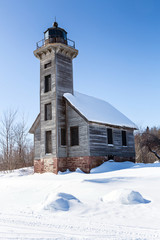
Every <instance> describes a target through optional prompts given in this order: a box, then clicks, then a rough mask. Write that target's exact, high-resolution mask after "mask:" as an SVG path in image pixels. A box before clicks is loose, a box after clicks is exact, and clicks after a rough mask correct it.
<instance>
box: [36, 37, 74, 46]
mask: <svg viewBox="0 0 160 240" xmlns="http://www.w3.org/2000/svg"><path fill="white" fill-rule="evenodd" d="M48 43H63V44H66V45H68V46H70V47H72V48H75V42H74V41H73V40H71V39H69V38H67V39H66V40H65V39H63V38H61V37H53V36H49V37H48V38H47V39H42V40H40V41H38V42H37V43H36V47H37V49H38V48H41V47H43V46H45V45H47V44H48Z"/></svg>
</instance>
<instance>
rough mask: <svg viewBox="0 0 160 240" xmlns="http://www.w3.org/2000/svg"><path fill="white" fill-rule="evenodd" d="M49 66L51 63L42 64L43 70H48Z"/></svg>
mask: <svg viewBox="0 0 160 240" xmlns="http://www.w3.org/2000/svg"><path fill="white" fill-rule="evenodd" d="M50 66H51V61H50V62H48V63H46V64H44V68H45V69H46V68H48V67H50Z"/></svg>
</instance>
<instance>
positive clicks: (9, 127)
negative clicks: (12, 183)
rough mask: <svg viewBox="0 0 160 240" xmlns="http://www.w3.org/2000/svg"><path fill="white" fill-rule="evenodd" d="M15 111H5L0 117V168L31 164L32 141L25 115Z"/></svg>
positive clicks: (10, 168) (8, 168)
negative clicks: (19, 114) (20, 115)
mask: <svg viewBox="0 0 160 240" xmlns="http://www.w3.org/2000/svg"><path fill="white" fill-rule="evenodd" d="M17 119H19V116H18V113H17V111H13V110H9V111H6V112H5V113H4V114H3V115H2V116H1V118H0V170H1V171H2V170H3V171H4V170H10V171H11V170H13V169H17V168H22V167H28V166H33V158H34V153H33V143H32V141H31V139H30V138H29V134H28V129H27V125H26V121H25V117H24V116H22V117H21V120H19V121H17Z"/></svg>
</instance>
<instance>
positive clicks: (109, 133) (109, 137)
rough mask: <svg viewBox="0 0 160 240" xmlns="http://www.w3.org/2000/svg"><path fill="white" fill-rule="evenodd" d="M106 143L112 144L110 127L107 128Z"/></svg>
mask: <svg viewBox="0 0 160 240" xmlns="http://www.w3.org/2000/svg"><path fill="white" fill-rule="evenodd" d="M107 136H108V144H113V134H112V129H111V128H107Z"/></svg>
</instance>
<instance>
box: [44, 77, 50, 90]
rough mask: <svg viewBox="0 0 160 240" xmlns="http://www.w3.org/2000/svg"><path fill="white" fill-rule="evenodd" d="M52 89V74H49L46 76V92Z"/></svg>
mask: <svg viewBox="0 0 160 240" xmlns="http://www.w3.org/2000/svg"><path fill="white" fill-rule="evenodd" d="M49 91H51V75H47V76H45V78H44V92H49Z"/></svg>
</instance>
